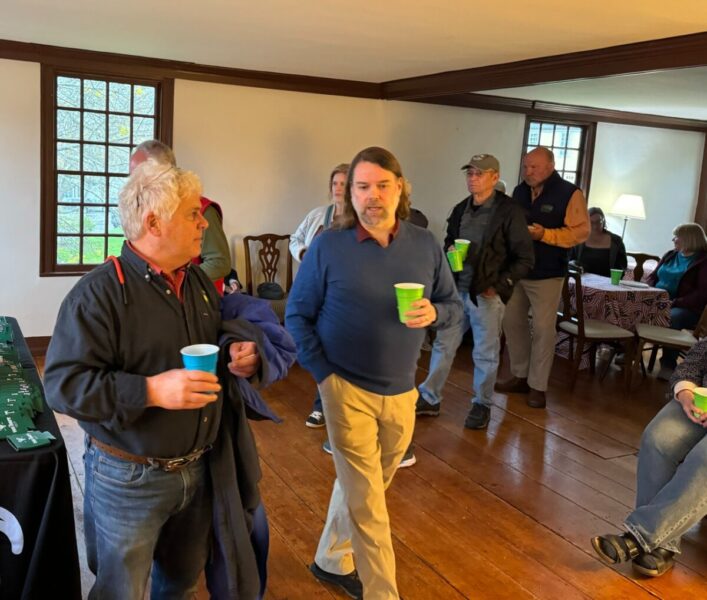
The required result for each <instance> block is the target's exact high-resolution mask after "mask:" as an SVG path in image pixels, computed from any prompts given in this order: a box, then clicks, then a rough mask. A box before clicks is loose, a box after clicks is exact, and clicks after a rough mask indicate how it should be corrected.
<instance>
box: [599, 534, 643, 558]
mask: <svg viewBox="0 0 707 600" xmlns="http://www.w3.org/2000/svg"><path fill="white" fill-rule="evenodd" d="M592 548H594V551H595V552H596V553H597V554H598V555H599V558H601V560H602V561H603V562H605V563H606V564H607V565H617V564H619V563H622V562H627V561H629V560H633V559H634V558H638V557H639V556H640V555H641V554H643V551H642V550H641V548H640V547H639V545H638V542H637V541H636V539H635V538H634V537H633V536H632V535H631V534H629V533H622V534H620V535H615V534H613V533H607V534H606V535H598V536H597V537H594V538H592Z"/></svg>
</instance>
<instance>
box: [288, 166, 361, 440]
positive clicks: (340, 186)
mask: <svg viewBox="0 0 707 600" xmlns="http://www.w3.org/2000/svg"><path fill="white" fill-rule="evenodd" d="M348 174H349V165H348V164H347V163H341V164H339V165H336V166H335V167H334V168H333V169H332V171H331V173H330V174H329V200H331V202H330V203H329V204H325V205H324V206H318V207H317V208H315V209H313V210H311V211H310V212H309V213H307V216H306V217H305V218H304V220H303V221H302V222H301V223H300V224H299V226H298V227H297V230H296V231H295V232H294V233H293V234H292V235H291V236H290V254H292V256H293V257H294V259H295V260H297V261H298V262H299V261H301V260H302V258H303V257H304V253H305V252H306V251H307V248H309V245H310V244H311V243H312V240H314V238H315V237H317V235H319V234H320V233H321V232H322V231H324V230H325V229H329V227H331V226H332V225H333V223H334V221H335V219H337V218H339V217H340V216H341V214H342V213H343V211H344V190H345V189H346V177H347V176H348ZM304 424H305V425H306V426H307V427H311V428H313V429H318V428H320V427H324V426H325V425H326V422H325V420H324V411H323V410H322V399H321V398H320V397H319V392H317V397H316V398H315V399H314V404H313V405H312V411H311V412H310V413H309V416H308V417H307V419H306V420H305V422H304Z"/></svg>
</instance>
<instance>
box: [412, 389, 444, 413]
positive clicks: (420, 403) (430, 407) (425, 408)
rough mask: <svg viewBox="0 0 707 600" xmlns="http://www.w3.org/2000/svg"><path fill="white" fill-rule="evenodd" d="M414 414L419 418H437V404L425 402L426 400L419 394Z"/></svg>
mask: <svg viewBox="0 0 707 600" xmlns="http://www.w3.org/2000/svg"><path fill="white" fill-rule="evenodd" d="M415 414H416V415H420V416H422V415H425V416H428V417H438V416H439V403H438V404H432V403H430V402H427V400H425V399H424V398H423V397H422V394H420V395H419V396H418V397H417V403H416V404H415Z"/></svg>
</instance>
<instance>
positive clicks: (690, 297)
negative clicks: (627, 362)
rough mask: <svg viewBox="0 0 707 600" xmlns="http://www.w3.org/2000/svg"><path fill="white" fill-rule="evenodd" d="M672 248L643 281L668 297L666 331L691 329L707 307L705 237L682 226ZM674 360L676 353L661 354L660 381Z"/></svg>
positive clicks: (693, 225)
mask: <svg viewBox="0 0 707 600" xmlns="http://www.w3.org/2000/svg"><path fill="white" fill-rule="evenodd" d="M673 244H675V248H674V249H673V250H670V251H668V252H667V253H666V254H665V256H663V258H661V259H660V262H659V263H658V266H657V267H656V269H655V271H653V272H652V273H651V274H650V275H649V276H648V279H647V280H646V281H647V282H648V283H649V284H650V285H652V286H654V287H658V288H662V289H664V290H666V291H667V292H668V294H669V295H670V299H671V300H672V301H673V303H672V306H671V308H670V327H671V328H672V329H693V328H694V327H695V325H697V322H698V321H699V320H700V316H701V315H702V311H703V310H704V308H705V304H707V237H705V232H704V229H702V227H701V226H700V225H698V224H697V223H683V224H682V225H678V226H677V227H676V228H675V229H674V230H673ZM677 358H678V351H677V350H673V349H670V348H666V349H664V350H663V357H662V358H661V360H660V366H661V369H660V372H659V373H658V377H659V378H660V379H665V380H667V379H668V378H669V377H670V373H671V372H672V370H673V369H674V368H675V365H676V364H677Z"/></svg>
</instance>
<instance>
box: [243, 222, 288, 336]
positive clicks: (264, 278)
mask: <svg viewBox="0 0 707 600" xmlns="http://www.w3.org/2000/svg"><path fill="white" fill-rule="evenodd" d="M289 245H290V236H289V235H277V234H275V233H264V234H262V235H247V236H245V237H244V238H243V250H244V256H245V287H246V291H247V292H248V293H249V294H250V295H251V296H257V289H258V283H265V282H270V283H278V284H279V285H280V286H281V287H282V289H283V291H284V292H285V297H284V298H282V299H281V300H270V299H268V302H270V304H271V305H272V308H273V310H274V311H275V314H276V315H277V316H278V318H279V319H280V322H283V321H284V320H285V305H286V304H287V295H288V294H289V293H290V289H291V288H292V255H291V254H290V249H289ZM251 248H253V249H254V250H257V254H256V255H255V256H257V267H258V268H257V269H255V268H254V267H255V266H256V264H255V263H254V259H255V257H251ZM283 267H284V277H283V275H282V273H283ZM256 281H257V282H258V283H256Z"/></svg>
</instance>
